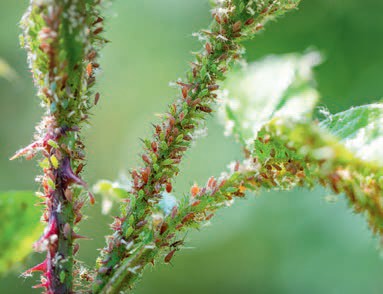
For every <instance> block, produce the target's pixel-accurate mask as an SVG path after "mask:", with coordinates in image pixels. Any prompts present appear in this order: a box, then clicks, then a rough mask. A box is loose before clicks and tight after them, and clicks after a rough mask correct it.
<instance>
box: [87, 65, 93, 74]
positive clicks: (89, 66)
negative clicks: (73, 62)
mask: <svg viewBox="0 0 383 294" xmlns="http://www.w3.org/2000/svg"><path fill="white" fill-rule="evenodd" d="M92 71H93V66H92V63H91V62H89V63H88V65H87V66H86V73H87V74H88V76H89V77H90V76H91V75H92Z"/></svg>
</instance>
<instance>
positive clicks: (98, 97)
mask: <svg viewBox="0 0 383 294" xmlns="http://www.w3.org/2000/svg"><path fill="white" fill-rule="evenodd" d="M98 100H100V93H98V92H97V93H96V95H94V105H97V103H98Z"/></svg>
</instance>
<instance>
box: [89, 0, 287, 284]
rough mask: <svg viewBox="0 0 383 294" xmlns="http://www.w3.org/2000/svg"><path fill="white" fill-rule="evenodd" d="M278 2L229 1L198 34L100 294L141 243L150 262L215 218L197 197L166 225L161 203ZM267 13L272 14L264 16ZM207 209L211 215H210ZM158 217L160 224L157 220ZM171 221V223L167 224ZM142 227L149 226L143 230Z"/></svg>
mask: <svg viewBox="0 0 383 294" xmlns="http://www.w3.org/2000/svg"><path fill="white" fill-rule="evenodd" d="M274 2H275V1H274ZM274 2H268V3H267V4H265V5H264V6H263V7H262V13H261V10H260V9H259V7H257V5H256V4H255V3H253V2H251V3H250V2H249V1H239V3H240V4H239V3H233V1H229V0H225V1H218V2H217V6H216V7H215V8H214V9H213V11H212V15H213V19H214V21H213V24H212V26H211V29H210V30H202V31H201V32H200V33H199V34H198V36H199V39H200V40H201V41H202V42H203V49H202V50H201V51H200V52H198V53H196V55H195V57H196V60H195V61H194V62H192V63H191V70H190V71H189V72H188V73H187V77H186V80H185V81H181V80H179V81H177V82H176V83H175V85H177V86H178V87H179V89H180V96H179V97H178V98H177V100H176V102H174V103H173V104H171V105H170V106H169V110H168V112H167V113H166V114H164V115H163V118H162V120H161V121H160V122H159V123H157V124H154V125H153V127H154V135H153V138H152V139H146V140H143V143H144V147H145V148H144V149H145V151H144V153H143V154H142V155H141V158H142V161H143V166H142V167H141V168H137V169H134V170H132V172H131V176H132V183H133V185H132V186H133V190H132V191H131V193H130V194H129V197H128V198H127V200H126V201H125V202H126V204H125V206H124V212H123V215H122V216H121V217H120V218H119V219H115V224H114V225H112V227H113V228H115V233H114V234H113V235H112V236H110V237H109V238H108V241H107V246H106V247H105V248H104V249H103V251H102V256H101V258H100V259H99V266H100V267H99V271H98V277H97V279H96V281H95V283H96V286H95V291H98V290H97V289H102V287H103V286H104V285H105V282H106V281H107V280H108V277H109V276H111V275H112V274H113V272H114V269H115V268H116V266H118V262H119V261H120V260H124V259H126V258H129V259H131V258H132V254H133V256H134V252H137V250H138V248H139V247H140V246H141V245H142V243H145V244H155V245H156V246H157V248H156V249H148V252H147V253H145V254H144V255H145V257H143V256H141V255H140V256H139V257H137V258H148V256H152V255H154V256H155V255H156V254H155V251H158V249H161V248H166V246H167V245H166V244H168V243H169V242H170V241H169V240H167V239H166V238H168V236H172V234H173V233H168V232H170V231H171V230H172V231H173V230H174V229H175V230H176V231H181V230H182V229H183V228H184V227H189V226H191V225H192V224H194V223H196V222H197V223H198V222H200V221H205V220H209V219H210V218H211V217H212V215H213V213H211V212H210V210H209V209H210V207H214V205H213V206H211V205H208V203H206V202H205V200H204V198H203V197H201V199H200V198H199V197H195V199H194V200H193V201H191V202H190V203H188V205H187V207H188V208H190V211H189V212H187V213H186V211H187V209H185V211H183V210H182V209H183V208H181V207H179V208H178V207H177V206H175V207H173V210H172V212H171V215H170V216H167V217H166V218H163V219H162V218H161V217H158V215H157V203H158V201H159V200H160V199H161V197H162V193H163V192H164V191H167V192H171V191H172V190H173V188H172V181H173V177H174V176H176V175H177V174H178V171H179V168H178V164H179V163H180V162H181V160H182V157H183V154H184V152H185V151H186V150H187V149H188V148H189V147H190V145H191V143H192V141H193V139H194V138H195V137H196V134H198V133H196V130H197V129H198V128H199V127H200V126H201V124H202V123H203V121H204V119H205V117H206V116H207V115H208V114H210V113H211V112H212V111H213V108H212V107H213V105H214V103H215V101H216V98H217V94H216V93H215V91H216V90H217V89H218V88H219V86H218V84H217V82H218V81H219V80H222V79H224V77H225V73H226V72H227V70H228V69H229V68H230V67H231V66H232V65H233V64H234V63H235V62H237V61H238V59H239V58H240V56H241V54H242V49H241V48H242V47H241V46H240V45H239V44H238V42H239V41H240V40H242V39H246V38H250V37H252V35H253V34H254V32H256V31H258V30H259V29H260V28H262V25H263V23H264V22H265V21H266V20H267V16H268V15H269V14H272V13H275V10H274V9H273V8H274V7H281V10H283V8H284V6H283V5H282V4H280V3H279V2H275V3H274ZM237 4H239V5H237ZM246 4H248V5H247V6H246ZM246 7H247V8H249V7H252V8H253V10H254V11H255V12H256V13H254V14H252V13H249V12H248V10H247V9H246ZM265 7H269V8H270V9H267V11H266V10H265V11H263V10H264V9H265ZM222 185H223V186H224V185H225V182H224V181H221V182H219V181H217V180H216V179H214V178H212V179H211V180H210V182H209V183H208V185H207V187H205V188H202V190H201V191H200V192H199V193H202V194H206V193H210V194H211V195H215V194H218V191H220V189H221V187H222ZM229 190H230V189H229ZM244 190H245V188H244V187H241V188H240V189H238V188H236V191H234V192H229V191H228V192H227V193H228V194H225V195H223V194H222V198H223V200H224V201H223V202H227V201H228V200H231V199H232V196H231V194H235V195H234V196H243V195H244ZM230 193H231V194H230ZM202 194H201V195H202ZM206 199H207V198H206ZM227 203H228V202H227ZM206 207H209V209H205V208H206ZM205 210H206V211H205ZM213 210H214V209H213ZM205 212H206V213H205ZM154 215H155V216H156V217H155V218H153V217H152V216H154ZM167 218H170V220H169V221H165V220H164V219H167ZM161 219H162V220H161ZM154 220H155V222H154ZM163 222H165V223H166V225H164V223H163ZM143 223H145V225H143V226H141V225H140V226H138V224H143ZM173 232H174V231H173ZM168 234H169V235H168ZM172 237H173V236H172ZM164 238H165V239H164ZM125 243H128V244H132V246H131V247H129V250H125ZM164 244H165V245H164ZM150 248H152V247H151V245H150ZM150 250H152V252H150ZM174 253H175V248H173V249H171V251H170V252H168V255H167V258H165V259H166V260H170V259H171V257H172V256H173V255H174ZM166 260H165V261H166Z"/></svg>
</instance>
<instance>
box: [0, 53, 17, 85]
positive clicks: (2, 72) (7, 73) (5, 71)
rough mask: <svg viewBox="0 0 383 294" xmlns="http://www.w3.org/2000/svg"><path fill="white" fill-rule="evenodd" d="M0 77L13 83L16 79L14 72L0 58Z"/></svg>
mask: <svg viewBox="0 0 383 294" xmlns="http://www.w3.org/2000/svg"><path fill="white" fill-rule="evenodd" d="M0 77H3V78H4V79H6V80H8V81H13V80H15V79H16V78H17V74H16V72H15V70H14V69H13V68H12V67H11V66H10V65H9V64H8V63H7V62H6V61H5V60H4V59H1V58H0Z"/></svg>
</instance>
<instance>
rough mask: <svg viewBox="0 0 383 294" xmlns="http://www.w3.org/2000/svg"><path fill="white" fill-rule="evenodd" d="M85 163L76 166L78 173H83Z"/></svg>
mask: <svg viewBox="0 0 383 294" xmlns="http://www.w3.org/2000/svg"><path fill="white" fill-rule="evenodd" d="M84 166H85V165H84V164H83V163H80V164H79V165H78V167H77V168H76V175H78V174H79V173H81V171H82V170H83V168H84Z"/></svg>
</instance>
